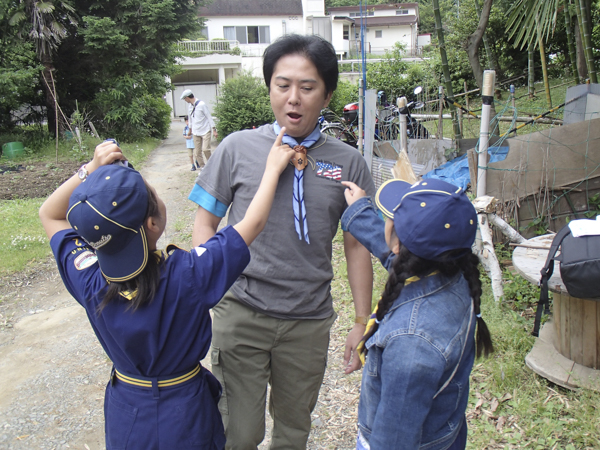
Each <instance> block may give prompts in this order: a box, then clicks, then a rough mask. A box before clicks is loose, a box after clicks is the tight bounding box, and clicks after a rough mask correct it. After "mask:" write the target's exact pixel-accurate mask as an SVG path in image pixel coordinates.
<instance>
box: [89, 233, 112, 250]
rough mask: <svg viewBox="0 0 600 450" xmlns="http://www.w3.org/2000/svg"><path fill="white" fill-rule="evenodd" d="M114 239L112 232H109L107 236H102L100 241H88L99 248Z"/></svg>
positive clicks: (95, 247) (93, 246)
mask: <svg viewBox="0 0 600 450" xmlns="http://www.w3.org/2000/svg"><path fill="white" fill-rule="evenodd" d="M111 239H112V235H111V234H107V235H106V236H102V237H101V238H100V240H99V241H96V242H88V244H90V246H91V247H92V248H94V249H96V250H98V249H99V248H100V247H102V246H104V245H106V244H108V242H109V241H110V240H111Z"/></svg>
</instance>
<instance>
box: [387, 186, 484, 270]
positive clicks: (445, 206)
mask: <svg viewBox="0 0 600 450" xmlns="http://www.w3.org/2000/svg"><path fill="white" fill-rule="evenodd" d="M375 203H376V204H377V207H378V208H379V209H380V210H381V212H382V213H383V214H384V215H385V216H386V217H389V218H390V219H393V220H394V228H395V230H396V234H397V235H398V238H399V239H400V242H402V244H403V245H404V246H405V247H406V248H408V250H410V251H411V252H412V253H414V254H415V255H417V256H420V257H421V258H424V259H429V260H436V259H439V257H440V255H442V254H443V253H445V252H447V251H450V250H460V249H464V250H465V252H464V254H466V253H468V252H470V251H471V246H472V245H473V242H475V234H476V232H477V213H476V212H475V208H474V207H473V205H472V204H471V201H470V200H469V198H468V197H467V194H465V193H464V192H463V190H462V188H459V187H457V186H454V185H453V184H450V183H446V182H445V181H442V180H436V179H427V180H423V181H419V182H417V183H415V184H413V185H411V184H410V183H407V182H406V181H402V180H388V181H386V182H385V183H384V184H382V185H381V186H380V187H379V189H378V190H377V194H375Z"/></svg>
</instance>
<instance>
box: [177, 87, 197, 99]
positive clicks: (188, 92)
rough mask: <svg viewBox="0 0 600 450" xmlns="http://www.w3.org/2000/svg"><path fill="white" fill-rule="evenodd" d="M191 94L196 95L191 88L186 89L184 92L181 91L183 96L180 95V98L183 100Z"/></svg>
mask: <svg viewBox="0 0 600 450" xmlns="http://www.w3.org/2000/svg"><path fill="white" fill-rule="evenodd" d="M189 96H192V97H193V96H194V93H193V92H192V91H190V90H189V89H186V90H185V91H183V92H182V93H181V97H179V98H180V99H181V100H183V99H184V98H186V97H189Z"/></svg>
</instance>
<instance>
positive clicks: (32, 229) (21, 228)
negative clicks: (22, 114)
mask: <svg viewBox="0 0 600 450" xmlns="http://www.w3.org/2000/svg"><path fill="white" fill-rule="evenodd" d="M34 131H35V130H33V131H32V130H31V129H23V130H20V131H19V132H15V133H12V134H4V135H0V144H1V143H4V142H12V141H20V142H23V143H24V145H25V153H24V155H23V156H22V157H19V158H15V159H11V160H7V159H6V158H2V159H1V160H0V164H2V165H6V166H9V165H10V166H18V165H21V166H23V167H25V168H27V167H28V165H29V164H32V163H33V162H36V163H37V162H40V161H41V162H45V163H47V167H48V171H50V170H52V168H53V167H55V166H57V165H61V164H65V163H73V162H78V163H81V164H83V163H84V162H87V161H90V160H91V159H92V158H93V155H94V149H95V147H96V146H97V145H98V144H100V143H101V142H102V141H101V140H100V139H96V138H92V137H91V136H83V139H82V145H81V147H80V146H79V145H78V144H77V143H76V141H75V140H74V139H71V140H59V146H58V164H57V163H56V160H57V153H56V146H55V141H54V140H52V139H50V138H49V137H48V136H47V135H46V136H44V135H43V134H40V132H39V131H38V132H34ZM159 143H160V140H158V139H146V140H144V141H141V142H134V143H124V144H121V149H122V150H123V154H124V155H125V156H126V157H127V159H129V161H130V162H131V163H132V164H133V165H134V167H136V168H140V167H141V165H142V164H143V162H144V161H145V160H146V158H147V157H148V155H149V154H150V152H152V150H154V149H155V148H156V147H157V146H158V144H159ZM26 173H27V172H20V173H19V174H15V175H14V176H13V178H12V180H11V181H12V182H14V183H19V184H20V185H21V183H25V182H26V180H27V177H26V176H25V174H26ZM4 176H8V175H6V174H5V175H4ZM31 182H35V180H33V181H31ZM22 188H23V189H24V185H23V187H22ZM38 195H39V194H38ZM44 200H45V198H27V199H23V200H0V217H2V219H3V220H2V221H1V223H0V276H4V275H10V274H12V273H14V272H18V271H21V270H23V269H24V268H25V267H26V266H27V265H28V264H31V263H33V262H35V261H39V260H42V259H45V258H47V257H49V256H50V255H51V250H50V245H49V242H48V239H47V237H46V234H45V233H44V230H43V228H42V226H41V223H40V220H39V217H38V210H39V208H40V206H41V205H42V203H43V202H44Z"/></svg>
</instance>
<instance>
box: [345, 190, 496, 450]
mask: <svg viewBox="0 0 600 450" xmlns="http://www.w3.org/2000/svg"><path fill="white" fill-rule="evenodd" d="M342 183H343V184H344V185H345V186H346V187H347V189H346V191H345V195H346V200H347V202H348V205H349V207H348V209H347V210H346V211H345V212H344V215H343V216H342V229H343V230H344V231H349V232H350V233H351V234H352V235H353V236H354V237H355V238H357V239H358V240H359V241H360V242H361V243H362V244H363V245H364V246H365V247H366V248H368V249H369V250H370V251H371V253H373V254H374V255H375V256H377V257H378V258H379V259H380V261H381V262H382V264H383V265H384V266H385V267H386V268H387V269H388V270H389V278H388V281H387V283H386V286H385V290H384V291H383V294H382V295H381V300H379V303H378V304H377V307H376V308H375V311H374V312H373V314H372V315H371V318H370V320H369V324H368V325H367V331H366V332H365V336H364V338H363V341H362V342H361V344H359V348H358V351H359V352H361V353H362V355H361V360H362V362H363V365H364V370H363V377H362V386H361V391H360V402H359V407H358V422H359V433H358V439H357V449H358V450H365V449H370V450H379V449H381V450H389V449H395V450H402V449H406V450H415V449H428V450H446V449H452V450H458V449H464V448H465V447H466V441H467V423H466V418H465V410H466V408H467V402H468V398H469V375H470V373H471V369H472V367H473V361H474V359H475V356H477V357H479V356H481V355H482V354H485V355H486V356H487V355H488V354H489V353H490V352H492V351H493V346H492V341H491V338H490V334H489V331H488V328H487V326H486V324H485V322H484V321H483V319H482V318H481V313H480V301H481V281H480V280H479V270H478V263H479V261H478V258H477V256H475V255H474V254H473V253H472V251H471V246H472V245H473V242H474V241H475V233H476V231H477V214H476V212H475V209H474V208H473V205H472V204H471V202H470V201H469V199H468V197H467V196H466V194H465V193H464V192H462V190H461V189H460V188H458V187H456V186H454V185H451V184H449V183H446V182H444V181H440V180H424V181H421V182H418V183H416V184H414V185H410V184H409V183H406V182H404V181H401V180H390V181H387V182H386V183H384V184H383V185H382V186H381V187H380V188H379V189H378V191H377V193H376V196H375V204H376V205H377V208H378V209H379V211H380V212H381V213H382V214H383V215H384V216H385V217H386V221H385V224H384V223H383V222H382V221H381V220H380V218H379V216H378V214H377V211H376V209H375V206H374V205H373V201H372V200H371V198H369V197H366V196H365V192H364V191H363V190H362V189H360V188H359V187H358V186H356V185H355V184H354V183H351V182H342ZM476 329H477V332H476ZM365 355H366V359H365Z"/></svg>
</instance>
